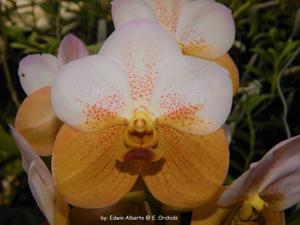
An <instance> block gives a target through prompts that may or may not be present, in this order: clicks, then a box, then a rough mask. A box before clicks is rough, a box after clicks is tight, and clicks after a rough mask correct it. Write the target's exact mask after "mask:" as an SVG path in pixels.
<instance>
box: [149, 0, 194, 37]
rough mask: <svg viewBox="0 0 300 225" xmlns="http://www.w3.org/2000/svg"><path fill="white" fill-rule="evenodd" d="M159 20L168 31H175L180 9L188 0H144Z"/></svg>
mask: <svg viewBox="0 0 300 225" xmlns="http://www.w3.org/2000/svg"><path fill="white" fill-rule="evenodd" d="M146 2H147V3H148V4H149V5H150V6H151V7H152V9H153V10H154V13H155V15H156V17H157V19H158V21H159V23H160V24H162V25H163V26H164V27H165V28H166V29H167V30H168V31H170V32H172V33H175V32H176V29H177V26H178V19H179V14H180V9H181V6H182V4H183V3H185V2H189V0H164V1H161V0H146Z"/></svg>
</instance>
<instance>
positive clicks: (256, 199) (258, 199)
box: [192, 135, 300, 225]
mask: <svg viewBox="0 0 300 225" xmlns="http://www.w3.org/2000/svg"><path fill="white" fill-rule="evenodd" d="M299 150H300V135H299V136H296V137H293V138H289V139H287V140H285V141H283V142H280V143H279V144H277V145H276V146H274V147H273V148H272V149H271V150H270V151H269V152H268V153H267V154H266V155H265V156H264V157H263V158H262V159H261V160H260V161H259V162H256V163H253V164H252V165H251V166H250V169H249V170H247V171H246V172H245V173H244V174H242V175H241V176H240V177H239V178H238V179H237V180H235V181H234V182H233V183H232V184H231V185H230V186H229V187H228V188H226V190H225V191H224V193H223V194H221V196H220V198H219V200H218V205H219V206H221V207H223V208H220V207H217V204H215V207H213V209H212V210H211V213H210V214H209V213H205V214H206V215H205V214H204V212H203V211H202V210H201V209H200V208H198V209H195V210H194V212H193V214H194V215H193V217H194V219H193V221H194V222H193V223H192V224H193V225H206V224H210V225H214V224H216V225H217V224H230V225H235V224H241V225H247V224H258V225H277V224H278V225H284V224H285V222H284V213H283V210H285V209H287V208H289V207H291V206H292V205H294V204H296V203H297V202H298V201H299V200H300V176H299V174H300V173H299V171H300V163H299V162H300V151H299ZM208 215H211V216H208ZM225 221H226V222H225Z"/></svg>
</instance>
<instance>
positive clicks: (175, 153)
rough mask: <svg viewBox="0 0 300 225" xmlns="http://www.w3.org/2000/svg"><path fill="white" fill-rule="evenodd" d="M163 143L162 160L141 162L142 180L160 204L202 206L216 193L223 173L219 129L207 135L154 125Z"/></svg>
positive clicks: (224, 159) (225, 153)
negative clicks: (164, 147) (142, 163)
mask: <svg viewBox="0 0 300 225" xmlns="http://www.w3.org/2000/svg"><path fill="white" fill-rule="evenodd" d="M158 130H159V135H160V137H161V140H160V141H162V139H163V141H164V142H165V146H166V148H167V149H166V152H165V154H164V157H163V158H162V159H161V160H159V161H157V162H154V163H145V165H144V167H143V172H142V176H143V179H144V181H145V183H146V185H147V187H148V188H149V190H150V191H151V193H152V194H153V195H154V196H155V197H156V198H157V199H158V200H159V201H161V202H163V203H165V204H167V205H171V206H176V207H195V206H199V205H203V204H206V203H207V202H208V201H210V200H211V199H212V198H213V196H214V195H215V194H216V193H217V192H218V191H219V189H220V187H221V186H222V183H223V181H224V178H225V176H226V174H227V169H228V161H229V151H228V144H227V141H226V137H225V134H224V131H223V130H221V129H220V130H218V131H216V132H214V133H212V134H210V135H208V136H197V135H192V134H188V133H184V132H180V131H178V130H175V129H173V128H171V127H168V126H165V125H158Z"/></svg>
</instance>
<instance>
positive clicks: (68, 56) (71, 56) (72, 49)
mask: <svg viewBox="0 0 300 225" xmlns="http://www.w3.org/2000/svg"><path fill="white" fill-rule="evenodd" d="M88 55H89V52H88V50H87V48H86V46H85V44H84V43H83V42H82V41H81V40H80V39H79V38H77V37H76V36H75V35H73V34H68V35H66V36H65V37H64V39H63V40H62V41H61V43H60V46H59V49H58V55H57V58H58V61H59V65H60V66H63V65H64V64H67V63H68V62H71V61H73V60H76V59H80V58H83V57H86V56H88Z"/></svg>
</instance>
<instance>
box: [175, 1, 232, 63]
mask: <svg viewBox="0 0 300 225" xmlns="http://www.w3.org/2000/svg"><path fill="white" fill-rule="evenodd" d="M175 36H176V40H177V41H178V42H180V43H181V44H182V47H183V52H184V53H186V54H188V55H194V56H199V57H203V58H208V59H215V58H218V57H221V56H222V55H224V54H225V53H226V52H227V51H228V50H229V49H230V47H231V46H232V44H233V41H234V37H235V26H234V21H233V18H232V15H231V11H230V10H229V9H228V8H226V7H225V6H224V5H222V4H220V3H216V2H213V1H189V2H187V3H185V4H183V6H182V8H181V11H180V17H179V20H178V26H177V30H176V35H175Z"/></svg>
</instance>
